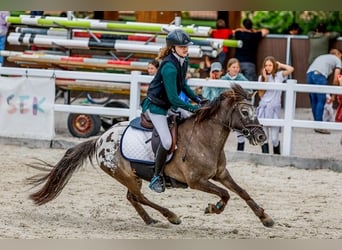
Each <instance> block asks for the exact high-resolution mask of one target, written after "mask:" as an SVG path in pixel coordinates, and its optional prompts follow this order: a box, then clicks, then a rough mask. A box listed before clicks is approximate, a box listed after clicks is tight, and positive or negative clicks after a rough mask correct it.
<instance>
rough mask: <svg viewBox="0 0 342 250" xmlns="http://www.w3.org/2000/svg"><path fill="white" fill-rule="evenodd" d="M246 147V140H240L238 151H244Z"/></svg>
mask: <svg viewBox="0 0 342 250" xmlns="http://www.w3.org/2000/svg"><path fill="white" fill-rule="evenodd" d="M244 149H245V143H244V142H238V145H237V151H243V150H244Z"/></svg>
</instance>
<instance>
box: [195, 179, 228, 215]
mask: <svg viewBox="0 0 342 250" xmlns="http://www.w3.org/2000/svg"><path fill="white" fill-rule="evenodd" d="M188 185H189V187H190V188H192V189H197V190H200V191H203V192H206V193H210V194H215V195H217V196H219V197H220V198H221V200H220V201H219V202H217V203H216V204H211V203H209V204H208V207H206V209H205V213H215V214H220V213H222V212H223V210H224V208H225V206H226V204H227V202H228V200H229V194H228V192H227V190H225V189H223V188H220V187H218V186H216V185H215V184H213V183H211V182H210V181H208V180H205V179H201V180H199V181H189V182H188Z"/></svg>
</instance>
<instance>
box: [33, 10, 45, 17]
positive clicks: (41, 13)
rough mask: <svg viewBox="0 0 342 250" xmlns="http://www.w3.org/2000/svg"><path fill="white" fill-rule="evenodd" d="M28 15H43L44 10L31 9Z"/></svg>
mask: <svg viewBox="0 0 342 250" xmlns="http://www.w3.org/2000/svg"><path fill="white" fill-rule="evenodd" d="M30 15H31V16H43V15H44V11H43V10H31V11H30Z"/></svg>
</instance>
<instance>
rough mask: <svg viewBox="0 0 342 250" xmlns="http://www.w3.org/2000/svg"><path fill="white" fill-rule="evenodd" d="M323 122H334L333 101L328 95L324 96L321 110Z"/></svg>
mask: <svg viewBox="0 0 342 250" xmlns="http://www.w3.org/2000/svg"><path fill="white" fill-rule="evenodd" d="M323 121H325V122H333V121H334V109H333V100H332V98H331V95H330V94H326V97H325V104H324V110H323Z"/></svg>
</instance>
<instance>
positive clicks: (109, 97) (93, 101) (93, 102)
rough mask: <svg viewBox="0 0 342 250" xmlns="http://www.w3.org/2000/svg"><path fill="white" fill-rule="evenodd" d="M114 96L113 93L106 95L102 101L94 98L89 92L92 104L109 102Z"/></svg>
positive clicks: (88, 98)
mask: <svg viewBox="0 0 342 250" xmlns="http://www.w3.org/2000/svg"><path fill="white" fill-rule="evenodd" d="M112 98H113V96H112V95H111V94H109V95H108V96H106V97H104V99H102V101H98V100H96V99H94V98H93V97H92V96H91V95H90V93H87V100H88V101H89V102H90V103H92V104H100V105H102V104H105V103H107V102H109V101H110V100H111V99H112Z"/></svg>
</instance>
